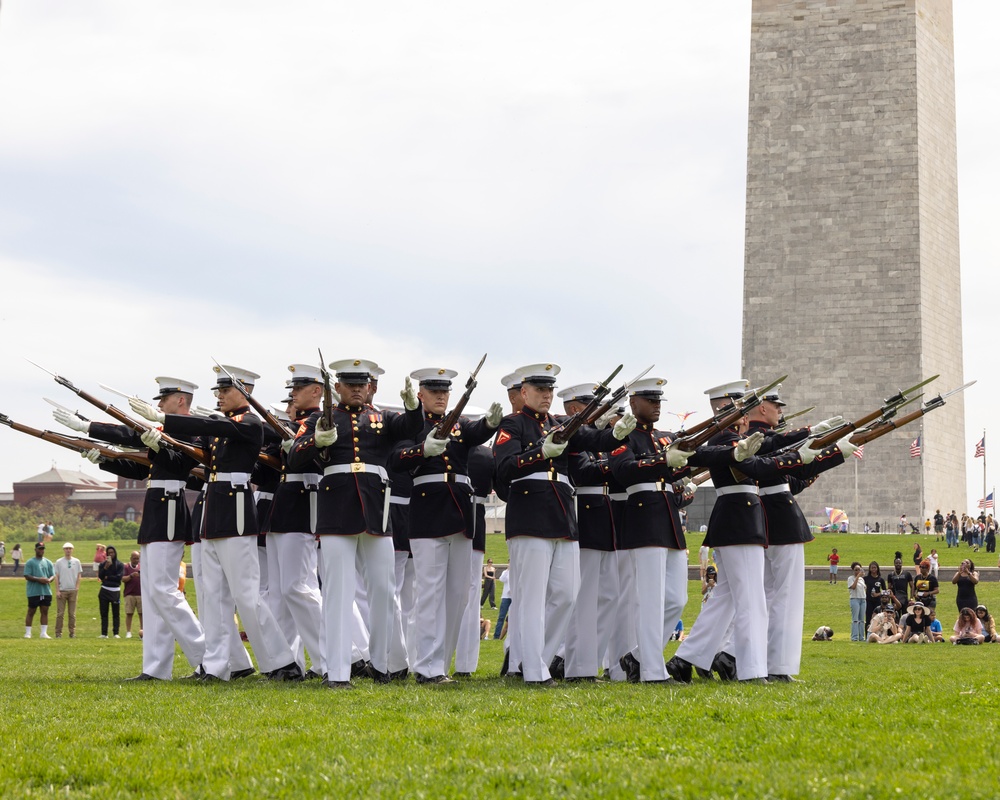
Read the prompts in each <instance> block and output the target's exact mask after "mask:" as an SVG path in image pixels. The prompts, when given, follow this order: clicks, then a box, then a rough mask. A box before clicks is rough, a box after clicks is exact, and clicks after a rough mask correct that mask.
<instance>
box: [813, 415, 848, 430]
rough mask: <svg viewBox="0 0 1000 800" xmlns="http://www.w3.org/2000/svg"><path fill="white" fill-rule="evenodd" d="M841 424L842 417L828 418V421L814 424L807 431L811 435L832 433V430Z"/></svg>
mask: <svg viewBox="0 0 1000 800" xmlns="http://www.w3.org/2000/svg"><path fill="white" fill-rule="evenodd" d="M843 424H844V418H843V417H830V419H825V420H823V421H822V422H818V423H816V424H815V425H813V426H812V427H811V428H810V429H809V430H810V431H811V432H812V433H826V432H827V431H832V430H833V429H834V428H839V427H840V426H841V425H843Z"/></svg>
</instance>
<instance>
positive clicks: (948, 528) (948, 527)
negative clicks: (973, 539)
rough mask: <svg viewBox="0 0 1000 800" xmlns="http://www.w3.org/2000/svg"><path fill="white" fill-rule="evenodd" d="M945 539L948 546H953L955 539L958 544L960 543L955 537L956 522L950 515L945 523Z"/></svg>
mask: <svg viewBox="0 0 1000 800" xmlns="http://www.w3.org/2000/svg"><path fill="white" fill-rule="evenodd" d="M944 541H945V544H947V545H948V547H951V544H952V542H953V541H954V542H955V544H956V545H957V544H958V539H957V538H956V537H955V523H954V522H953V521H952V518H951V516H950V515H949V517H948V519H947V521H946V522H945V524H944Z"/></svg>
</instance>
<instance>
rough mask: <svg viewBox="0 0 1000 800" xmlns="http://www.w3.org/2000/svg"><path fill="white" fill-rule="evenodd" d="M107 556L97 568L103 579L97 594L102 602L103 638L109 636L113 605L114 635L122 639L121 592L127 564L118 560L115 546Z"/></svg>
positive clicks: (108, 549)
mask: <svg viewBox="0 0 1000 800" xmlns="http://www.w3.org/2000/svg"><path fill="white" fill-rule="evenodd" d="M105 552H106V555H107V558H106V559H105V560H104V562H103V563H102V564H101V566H100V567H99V568H98V570H97V577H98V578H100V579H101V590H100V592H98V594H97V599H98V600H99V601H100V604H101V638H102V639H107V638H108V607H109V606H110V607H111V611H112V618H113V623H114V626H113V628H112V630H113V631H114V636H115V638H116V639H121V636H119V635H118V630H119V628H120V627H121V592H122V577H123V576H124V574H125V565H124V564H122V562H121V561H119V560H118V551H117V550H116V549H115V548H114V547H108V548H107V549H106V551H105Z"/></svg>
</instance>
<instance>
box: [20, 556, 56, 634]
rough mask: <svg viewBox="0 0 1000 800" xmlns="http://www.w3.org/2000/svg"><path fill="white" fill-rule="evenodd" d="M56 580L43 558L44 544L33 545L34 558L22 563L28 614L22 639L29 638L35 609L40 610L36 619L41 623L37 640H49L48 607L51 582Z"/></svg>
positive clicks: (49, 604)
mask: <svg viewBox="0 0 1000 800" xmlns="http://www.w3.org/2000/svg"><path fill="white" fill-rule="evenodd" d="M55 579H56V573H55V568H54V567H53V566H52V562H51V561H49V560H48V559H47V558H46V557H45V543H44V542H38V543H37V544H36V545H35V557H34V558H29V559H28V560H27V561H25V562H24V580H25V581H27V586H26V592H27V595H28V613H27V616H25V618H24V638H25V639H30V638H31V622H32V620H33V619H34V618H35V609H36V608H38V609H41V611H40V612H39V615H38V618H39V621H40V622H41V631H40V632H39V635H38V638H39V639H51V638H52V637H51V636H49V606H51V605H52V585H51V584H52V582H53V581H54V580H55Z"/></svg>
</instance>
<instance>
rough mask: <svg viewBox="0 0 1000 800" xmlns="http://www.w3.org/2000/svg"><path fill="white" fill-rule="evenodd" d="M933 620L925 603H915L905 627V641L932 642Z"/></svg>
mask: <svg viewBox="0 0 1000 800" xmlns="http://www.w3.org/2000/svg"><path fill="white" fill-rule="evenodd" d="M930 627H931V620H930V617H928V616H927V609H926V608H925V607H924V604H923V603H914V604H913V607H912V608H911V609H910V614H909V616H908V617H907V620H906V627H905V628H904V629H903V641H904V642H914V643H920V642H930V641H932V640H931V636H930Z"/></svg>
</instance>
